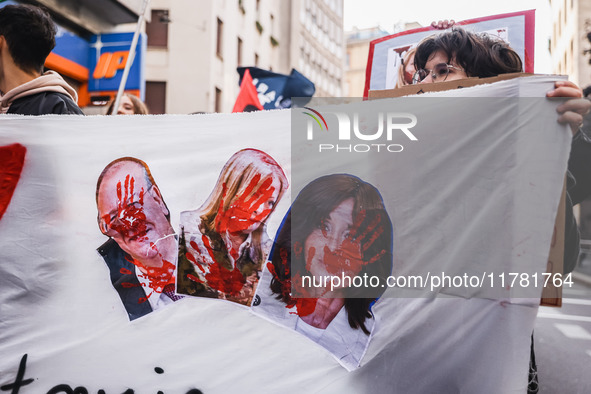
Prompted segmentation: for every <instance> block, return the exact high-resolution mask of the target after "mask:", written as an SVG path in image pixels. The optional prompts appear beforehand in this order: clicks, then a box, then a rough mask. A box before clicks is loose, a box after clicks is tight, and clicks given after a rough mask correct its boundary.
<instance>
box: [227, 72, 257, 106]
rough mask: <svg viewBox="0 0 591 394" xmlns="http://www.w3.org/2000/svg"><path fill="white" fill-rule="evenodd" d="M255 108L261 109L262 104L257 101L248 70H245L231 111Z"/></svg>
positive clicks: (255, 90)
mask: <svg viewBox="0 0 591 394" xmlns="http://www.w3.org/2000/svg"><path fill="white" fill-rule="evenodd" d="M255 110H259V111H262V110H263V106H262V105H261V102H260V101H259V94H258V93H257V89H256V87H255V86H254V84H253V83H252V77H251V76H250V71H248V70H246V71H245V72H244V77H243V78H242V83H241V84H240V93H238V97H237V98H236V103H235V104H234V109H233V110H232V112H250V111H255Z"/></svg>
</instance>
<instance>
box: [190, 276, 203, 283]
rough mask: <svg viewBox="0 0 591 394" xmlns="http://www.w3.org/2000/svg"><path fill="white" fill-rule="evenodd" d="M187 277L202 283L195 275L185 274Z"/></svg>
mask: <svg viewBox="0 0 591 394" xmlns="http://www.w3.org/2000/svg"><path fill="white" fill-rule="evenodd" d="M187 278H189V279H191V280H192V281H193V282H197V283H203V281H202V280H201V279H199V278H198V277H196V276H195V275H191V274H187Z"/></svg>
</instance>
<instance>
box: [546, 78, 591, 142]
mask: <svg viewBox="0 0 591 394" xmlns="http://www.w3.org/2000/svg"><path fill="white" fill-rule="evenodd" d="M546 97H572V99H571V100H567V101H566V102H564V103H562V104H560V105H559V106H558V107H556V112H558V114H559V116H558V123H560V124H568V125H570V128H571V131H572V133H573V135H574V134H575V133H576V132H577V131H578V130H579V127H580V126H581V125H582V124H583V117H584V116H585V115H586V114H588V113H589V111H590V110H591V101H589V100H587V99H584V98H582V97H583V91H582V90H581V89H580V88H579V87H578V86H577V85H575V84H574V83H573V82H570V81H556V82H555V83H554V90H551V91H549V92H548V93H546Z"/></svg>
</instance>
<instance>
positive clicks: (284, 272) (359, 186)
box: [254, 174, 392, 367]
mask: <svg viewBox="0 0 591 394" xmlns="http://www.w3.org/2000/svg"><path fill="white" fill-rule="evenodd" d="M270 260H271V262H269V263H268V264H267V268H268V271H265V272H264V274H263V279H262V280H261V281H262V282H261V284H259V290H257V296H256V300H257V302H256V303H255V304H254V311H255V312H256V313H260V314H263V315H266V316H267V317H269V318H271V319H272V320H274V321H277V323H279V324H282V325H286V326H288V327H291V328H293V329H294V330H295V331H298V332H300V333H302V334H303V335H305V336H307V337H309V338H311V339H312V340H314V341H315V342H317V343H318V344H320V345H321V346H323V347H325V348H326V349H328V350H329V351H330V352H331V353H333V354H334V355H335V357H337V358H338V359H339V360H340V361H341V363H343V364H344V365H345V366H347V367H353V366H355V365H357V363H358V362H359V360H360V358H361V355H362V354H363V352H364V351H365V348H366V346H367V344H368V343H369V334H370V332H371V330H372V329H373V326H374V316H373V314H372V311H371V305H372V304H373V303H374V302H375V301H376V299H377V298H379V297H380V296H381V295H382V294H383V291H384V289H385V287H382V286H381V284H382V283H385V280H386V277H387V276H388V275H390V273H391V269H392V224H391V221H390V218H389V216H388V213H387V212H386V209H385V207H384V204H383V201H382V197H381V195H380V193H379V191H378V190H377V189H376V188H375V187H374V186H372V185H370V184H369V183H367V182H364V181H363V180H361V179H359V178H357V177H355V176H352V175H349V174H333V175H327V176H323V177H320V178H317V179H315V180H314V181H312V182H310V183H309V184H308V185H306V186H305V187H304V188H303V189H302V191H301V192H300V193H299V194H298V196H297V198H296V199H295V201H294V202H293V204H292V206H291V209H290V211H289V212H288V214H287V215H286V217H285V218H284V219H283V222H282V226H281V228H280V229H279V231H278V233H277V236H276V238H275V243H274V246H273V251H272V253H271V256H270ZM365 275H367V276H368V277H374V278H375V280H377V281H378V283H379V285H378V286H376V287H375V288H363V287H357V286H354V285H352V283H353V282H355V283H356V280H355V278H357V277H364V276H365ZM345 277H348V278H349V282H347V280H346V279H344V278H345ZM326 278H329V279H328V280H327V279H326ZM330 278H338V279H339V281H338V282H339V283H337V282H336V281H332V280H331V279H330Z"/></svg>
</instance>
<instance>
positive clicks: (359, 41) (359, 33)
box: [344, 27, 390, 97]
mask: <svg viewBox="0 0 591 394" xmlns="http://www.w3.org/2000/svg"><path fill="white" fill-rule="evenodd" d="M389 34H390V33H388V32H387V31H385V30H383V29H382V28H380V27H371V28H368V29H353V30H352V31H350V32H347V33H346V39H347V55H346V58H345V89H344V95H345V96H346V97H363V91H364V89H365V72H366V68H367V58H368V55H369V43H370V42H371V41H373V40H375V39H377V38H381V37H385V36H387V35H389Z"/></svg>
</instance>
